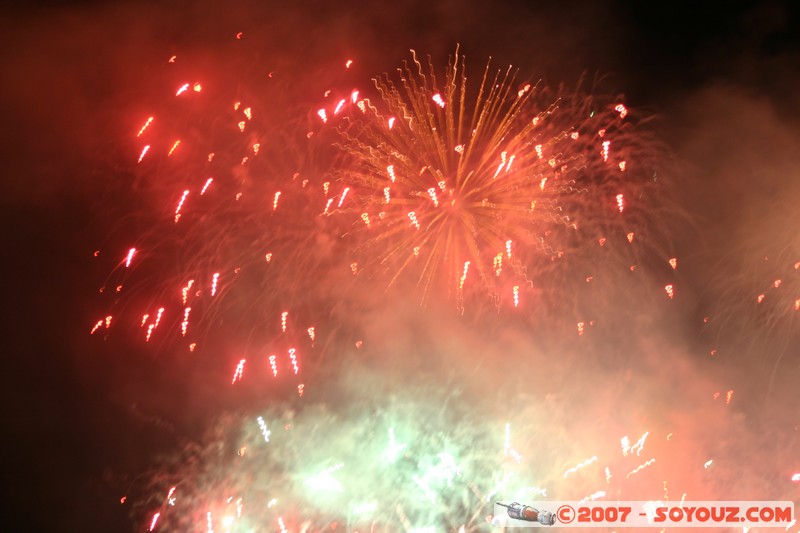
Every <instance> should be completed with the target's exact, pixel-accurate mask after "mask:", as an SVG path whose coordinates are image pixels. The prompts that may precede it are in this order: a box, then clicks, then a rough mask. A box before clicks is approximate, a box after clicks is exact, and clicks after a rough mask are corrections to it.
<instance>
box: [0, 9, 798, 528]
mask: <svg viewBox="0 0 800 533" xmlns="http://www.w3.org/2000/svg"><path fill="white" fill-rule="evenodd" d="M272 3H274V4H276V5H275V6H272V5H270V4H272ZM223 4H225V5H224V6H223ZM4 9H7V8H4ZM0 18H1V19H2V21H1V22H0V27H2V31H0V40H1V41H2V46H0V56H1V57H2V64H3V68H2V69H1V70H0V76H2V81H0V94H1V95H2V97H1V98H0V102H3V104H5V105H4V111H3V113H2V116H3V119H4V120H3V127H2V129H1V130H0V132H1V133H0V135H2V142H1V145H2V147H3V149H2V153H3V156H2V166H1V167H0V168H2V175H3V178H4V179H3V192H2V194H0V203H1V204H2V206H1V208H0V216H2V218H3V222H2V231H3V235H4V238H3V254H2V255H3V262H2V263H3V267H4V269H3V270H4V273H3V279H4V283H3V290H4V293H5V294H4V297H3V298H2V301H3V304H4V312H3V321H2V324H3V328H2V329H3V331H4V334H3V339H4V346H5V349H4V350H3V365H4V369H3V371H2V376H3V380H4V383H3V386H2V392H3V402H2V404H3V407H4V413H5V415H4V420H3V426H4V431H3V434H4V438H3V449H4V457H5V461H4V466H3V472H4V473H3V476H2V477H3V480H4V485H5V487H4V488H5V490H4V495H3V498H2V500H1V501H2V508H3V512H2V518H0V520H2V525H0V529H2V530H3V531H109V532H110V531H141V530H143V529H142V524H141V523H138V522H134V521H132V520H131V518H130V516H129V514H128V513H129V509H128V507H126V506H124V505H120V503H119V500H120V498H121V497H122V496H124V495H125V494H126V492H125V490H126V487H125V483H126V482H127V481H129V480H130V479H132V478H133V477H135V476H136V475H137V474H138V473H140V472H144V471H145V470H146V469H147V468H149V467H150V466H151V464H152V461H153V459H154V458H155V457H157V456H159V455H162V454H168V453H170V452H171V451H172V449H173V448H174V446H175V444H176V438H175V437H174V433H173V432H171V431H160V430H158V429H157V428H158V427H162V425H166V426H169V427H178V428H179V429H178V430H177V433H181V432H188V433H191V432H192V431H194V430H196V429H197V426H198V424H199V422H198V418H200V417H201V415H200V414H198V413H196V412H194V413H192V412H191V409H190V408H191V407H192V406H197V405H204V402H205V401H208V398H206V397H204V396H203V394H202V393H197V392H195V393H193V395H188V394H187V396H191V398H184V397H182V395H183V394H186V391H185V390H184V388H183V387H184V386H185V387H189V385H179V386H177V387H175V388H173V387H174V382H172V381H171V380H172V379H174V378H176V372H175V371H163V370H164V365H165V364H166V363H165V362H164V361H163V359H160V358H159V357H158V356H156V355H153V353H151V352H147V351H145V350H143V349H142V348H141V346H138V345H134V343H131V342H126V339H125V338H124V336H123V338H118V339H116V340H111V341H109V342H108V343H106V344H104V343H102V342H94V341H95V340H96V338H94V337H89V336H88V335H87V333H88V330H89V328H90V326H91V324H93V323H94V322H95V321H96V320H97V316H98V315H99V314H101V313H103V311H102V310H101V309H100V308H99V307H98V304H97V299H96V298H95V296H96V293H97V289H98V287H99V286H100V285H101V284H102V283H103V280H104V278H105V276H106V275H107V270H106V269H105V267H104V266H103V265H98V263H97V262H96V261H95V262H93V257H92V252H93V251H94V250H96V249H99V248H103V247H104V246H105V245H106V244H107V239H108V236H109V228H113V227H115V225H116V224H117V222H118V220H119V218H120V217H122V216H123V215H124V213H125V212H126V211H129V210H136V209H139V208H141V206H140V205H138V204H137V203H136V202H137V201H139V200H131V199H130V197H129V192H128V190H127V189H126V184H125V183H122V182H121V180H126V179H127V178H128V177H129V176H130V170H129V164H130V158H129V155H130V154H129V153H128V152H126V151H125V150H126V148H125V147H124V146H125V145H124V143H125V142H126V141H125V139H126V138H127V137H126V136H129V134H130V131H133V130H134V129H135V128H136V127H138V124H139V117H140V116H142V113H144V112H146V111H144V109H145V108H146V107H147V105H148V103H149V102H147V100H146V99H147V98H149V97H150V95H151V94H152V90H151V89H152V84H151V80H152V79H153V78H154V77H155V76H153V75H152V72H153V70H152V69H153V68H154V67H153V65H156V64H159V62H162V61H163V58H164V57H169V56H170V55H171V54H173V53H177V54H181V53H182V52H185V51H187V50H199V51H200V53H201V54H202V53H208V50H213V49H214V48H215V47H216V46H226V44H225V43H226V42H227V41H229V40H230V39H231V36H232V35H235V34H236V32H238V31H244V32H245V35H248V36H250V35H253V36H257V37H254V39H263V42H264V43H265V44H264V46H265V47H269V49H270V50H271V53H272V54H273V56H272V57H278V58H279V59H280V60H281V62H280V64H282V65H283V66H285V68H286V70H287V71H291V72H298V73H300V74H299V75H300V76H308V77H310V78H313V76H315V75H316V74H317V73H322V72H324V68H325V66H326V65H328V64H331V63H332V62H334V61H336V62H339V61H340V60H342V59H343V58H349V57H354V58H356V61H357V63H358V65H357V68H358V69H360V70H357V71H356V73H357V74H359V73H360V74H361V75H362V77H363V78H364V79H368V78H369V77H370V76H371V75H373V74H376V73H379V72H383V71H386V70H390V69H392V68H394V66H395V65H397V64H398V63H399V61H401V60H402V59H403V58H405V57H407V51H408V49H409V48H414V49H416V50H418V51H421V52H423V53H430V54H432V55H434V57H439V58H443V57H446V55H447V54H448V53H449V52H451V51H452V50H453V47H454V46H455V44H456V43H460V45H461V47H462V50H463V51H464V52H465V53H466V54H467V57H468V58H471V59H474V60H475V62H476V63H475V64H476V65H480V64H481V63H482V62H483V61H484V60H485V59H486V58H488V57H489V56H492V57H493V58H495V59H496V60H497V61H498V62H499V63H511V64H514V65H515V66H519V67H520V68H521V69H522V70H523V71H526V72H530V73H533V75H535V76H540V77H541V78H543V79H544V80H546V81H547V82H549V83H557V82H560V81H565V82H568V83H571V82H573V81H574V80H577V79H578V77H579V76H580V74H581V73H582V72H589V73H592V74H594V73H600V74H604V75H606V76H607V78H606V81H605V83H606V86H608V87H611V89H612V90H613V91H614V92H617V93H622V94H625V95H626V101H627V102H628V104H629V106H631V107H632V108H642V109H646V110H647V111H648V112H651V113H653V114H654V115H655V116H656V117H657V119H658V120H657V125H656V126H655V129H656V130H657V131H658V134H659V135H660V136H661V137H662V139H663V140H664V141H665V143H666V145H667V146H668V147H669V152H670V154H671V157H672V158H673V163H672V166H671V168H672V169H673V171H674V172H675V173H676V174H677V176H676V177H675V182H676V184H677V189H678V193H677V196H678V199H679V201H680V202H681V204H682V205H683V207H684V208H685V210H686V211H687V212H688V213H689V214H690V217H691V218H692V223H691V224H690V226H691V229H690V230H687V231H686V234H685V235H683V236H681V238H680V239H678V240H677V242H676V248H677V251H678V255H679V257H681V258H682V260H684V263H683V265H685V270H683V271H682V272H681V275H682V276H683V278H682V280H681V281H682V290H683V291H684V294H685V295H686V296H685V297H684V298H682V300H681V302H679V303H678V304H677V305H679V309H680V312H681V316H682V317H684V319H676V326H675V327H677V328H680V331H688V332H689V333H687V337H688V338H690V339H692V340H693V341H697V342H698V346H699V345H700V344H701V341H700V340H698V339H699V333H692V327H693V326H692V324H694V323H695V322H696V321H697V320H698V319H699V318H701V317H702V316H704V315H705V314H706V313H707V312H708V310H709V309H710V308H711V307H712V304H713V302H714V298H715V296H716V294H715V293H714V291H713V290H711V289H709V288H708V287H709V286H710V284H711V283H712V280H713V279H714V278H715V276H718V275H721V274H723V273H724V272H725V265H726V261H727V260H726V257H732V256H734V255H736V254H741V255H742V256H746V255H747V254H748V253H750V250H757V249H758V248H757V246H756V247H754V248H749V247H750V246H751V245H750V244H749V243H754V242H755V243H758V242H759V241H762V242H763V241H770V239H773V238H774V237H775V238H777V237H776V236H781V235H782V236H783V237H784V238H785V240H786V242H785V243H784V245H783V246H784V247H785V249H787V250H790V251H793V252H794V253H800V243H799V242H798V237H797V235H798V233H797V230H798V228H800V224H798V212H800V211H799V210H798V209H797V206H798V201H800V186H799V185H798V183H800V129H798V128H800V92H798V89H797V88H798V87H800V4H798V3H796V2H790V1H784V2H780V1H773V2H770V1H764V2H662V3H653V2H623V1H621V0H617V1H612V0H605V1H594V2H588V1H587V2H580V1H578V2H541V1H528V2H525V1H507V0H501V1H497V2H488V1H486V2H483V1H480V2H469V3H468V2H457V1H454V0H450V1H445V2H438V1H435V0H434V1H430V2H427V1H425V2H423V1H417V2H414V1H412V2H394V3H391V5H389V4H388V3H387V5H386V6H381V5H379V3H371V4H368V3H363V4H360V3H357V2H318V3H314V2H306V3H302V2H301V3H300V4H298V5H295V6H294V7H286V6H285V5H283V3H277V2H270V1H266V2H255V1H253V2H224V3H223V2H219V3H213V2H208V1H205V2H191V1H186V2H176V1H171V0H168V1H166V2H139V3H136V2H119V3H103V2H95V1H83V2H63V3H62V2H33V3H24V6H23V5H22V4H20V6H18V7H17V8H15V9H12V10H11V11H8V12H7V13H5V14H3V15H2V17H0ZM217 43H219V44H217ZM776 242H777V241H776ZM753 246H755V245H753ZM753 253H758V252H753ZM726 254H731V255H726ZM751 255H752V254H751ZM797 260H800V256H798V259H797ZM720 265H722V266H720ZM795 283H796V282H795ZM797 286H798V285H797V284H795V285H794V287H795V288H796V287H797ZM681 320H685V322H682V321H681ZM793 320H794V324H793V325H789V326H788V327H787V329H786V330H785V331H784V332H783V333H781V335H785V336H786V338H785V340H786V342H785V343H784V344H783V348H782V350H783V351H782V352H781V353H783V356H782V359H781V362H780V365H781V366H780V367H779V368H780V371H779V376H780V377H781V379H784V380H791V379H794V377H797V376H798V370H800V366H798V365H800V344H798V328H797V325H796V322H797V318H794V319H793ZM693 321H695V322H693ZM697 329H698V330H699V329H700V328H697ZM755 351H757V350H755ZM758 357H759V356H755V355H746V354H743V355H741V358H740V360H739V362H738V363H737V365H739V366H738V370H737V365H731V367H730V368H727V369H726V370H725V372H730V373H732V374H737V373H738V375H750V376H751V377H752V381H751V382H750V383H749V384H748V383H747V380H743V381H744V384H743V385H742V386H741V389H742V390H743V392H742V394H743V395H747V394H748V391H749V394H750V396H749V399H750V400H751V403H750V406H751V407H748V408H747V409H746V410H747V411H748V414H749V415H752V416H755V417H763V416H773V415H774V416H776V417H778V418H777V419H778V420H782V421H787V422H786V423H787V424H788V425H789V426H791V425H792V424H794V425H795V433H796V430H797V424H800V416H798V415H799V414H800V410H799V408H800V405H798V403H797V402H798V396H797V394H796V391H797V390H798V389H797V386H796V385H795V386H794V393H792V387H791V385H787V384H786V383H784V382H783V381H781V379H779V380H778V384H776V385H775V386H774V390H770V394H766V393H765V392H764V391H765V389H766V387H765V385H764V384H765V383H766V382H768V381H769V378H770V375H771V373H772V371H773V368H774V366H775V364H776V363H775V361H776V357H777V356H776V355H774V354H773V353H772V352H770V353H767V351H765V352H764V354H763V359H761V360H759V359H758ZM154 376H155V377H154ZM203 378H204V376H200V375H195V374H191V375H190V377H189V378H188V379H189V380H190V381H189V382H190V383H194V384H195V385H197V383H198V381H194V380H201V379H203ZM200 383H202V381H200ZM781 383H783V385H781ZM759 390H760V392H759ZM171 394H174V395H176V398H174V402H175V405H172V406H170V407H169V408H165V409H163V410H161V409H159V408H158V406H159V405H160V404H162V402H165V401H166V402H170V403H171V402H172V401H173V400H172V399H169V398H170V395H171ZM209 394H210V393H209ZM177 396H181V398H177ZM225 401H226V400H225V399H222V400H221V403H222V404H224V403H225ZM776 405H780V407H776ZM755 406H757V407H755ZM182 408H186V409H188V410H189V411H190V412H189V414H186V415H184V416H182V417H181V416H180V415H176V412H181V409H182ZM762 410H763V413H767V414H766V415H763V414H762ZM175 417H178V418H175ZM781 424H783V422H781ZM798 442H800V441H798V440H797V439H795V441H794V443H795V446H797V444H798ZM794 459H795V460H798V459H800V456H798V455H797V453H796V451H795V453H794ZM791 466H793V467H794V469H795V471H798V470H800V464H795V465H791ZM788 467H789V466H787V468H788ZM797 490H798V487H797V485H795V488H794V491H795V492H794V494H795V496H796V495H797V494H798V493H797ZM795 499H797V497H795Z"/></svg>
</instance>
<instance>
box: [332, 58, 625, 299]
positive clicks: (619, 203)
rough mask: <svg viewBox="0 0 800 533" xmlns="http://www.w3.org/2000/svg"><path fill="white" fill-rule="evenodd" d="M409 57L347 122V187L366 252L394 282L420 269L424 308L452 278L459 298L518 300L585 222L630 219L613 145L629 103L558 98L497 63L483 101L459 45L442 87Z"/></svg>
mask: <svg viewBox="0 0 800 533" xmlns="http://www.w3.org/2000/svg"><path fill="white" fill-rule="evenodd" d="M412 54H413V59H412V61H411V62H410V63H405V64H404V66H403V68H401V69H398V78H397V79H394V78H392V77H391V76H389V75H387V74H385V75H383V76H382V77H379V78H375V79H374V83H375V87H376V89H377V94H378V95H379V99H378V100H377V103H372V102H371V101H370V100H369V99H363V100H358V99H357V96H354V98H353V103H356V104H357V108H358V109H359V110H360V113H359V111H354V112H353V115H351V117H350V120H349V121H346V122H345V126H344V127H343V128H342V133H343V138H344V141H343V143H342V146H343V148H344V149H345V151H346V152H347V153H348V154H349V155H350V156H351V157H352V158H353V164H352V165H349V166H348V167H347V168H346V169H345V170H342V171H341V173H340V174H341V180H342V181H343V182H345V184H346V185H347V186H348V188H349V189H352V190H353V193H352V195H353V197H354V200H353V202H355V203H356V207H354V208H352V209H353V210H358V214H359V215H360V221H359V222H357V224H358V225H359V226H360V227H361V228H362V230H361V231H366V232H368V236H367V237H366V238H363V239H359V240H358V241H359V242H360V243H362V244H360V245H359V246H358V247H357V251H358V252H364V253H366V255H367V256H368V259H367V260H366V261H365V265H369V264H372V265H378V269H379V270H383V271H385V272H386V273H388V274H389V276H390V282H389V284H390V285H391V284H394V283H396V282H398V281H399V280H400V279H401V275H402V274H404V273H405V272H406V271H413V272H416V275H417V282H418V285H419V286H421V288H422V292H423V300H425V299H426V298H427V296H428V295H429V292H430V289H431V286H432V285H434V284H439V283H443V284H445V285H446V286H447V289H448V291H447V292H448V293H449V294H451V295H455V297H456V299H457V300H458V301H461V300H462V299H463V297H464V295H465V291H469V292H481V291H482V292H485V293H488V294H489V295H490V297H491V298H492V300H494V301H495V303H497V304H500V303H501V302H502V301H505V302H510V301H512V300H513V302H514V305H517V303H518V299H519V293H520V289H523V290H524V287H525V286H528V287H530V286H532V284H533V283H534V282H536V281H537V280H536V274H537V271H541V270H542V268H543V267H541V266H537V265H536V263H542V260H544V263H551V262H553V261H557V260H558V259H560V258H561V257H563V256H564V254H565V253H568V252H569V250H570V249H571V248H574V247H575V245H576V238H575V237H574V235H575V234H576V233H577V231H576V230H578V227H579V226H578V224H579V223H581V222H584V223H589V224H590V225H592V224H595V223H596V221H598V220H600V219H601V218H602V214H606V213H611V214H612V215H613V214H614V211H615V210H618V212H617V213H616V214H617V215H619V214H621V212H622V210H623V198H624V195H623V194H622V193H621V192H620V191H614V189H612V187H617V186H618V184H619V183H620V182H621V181H622V179H621V178H620V177H619V175H620V174H624V173H625V172H626V167H628V165H630V163H628V162H626V161H624V160H623V159H621V158H620V156H621V155H622V154H623V153H624V150H619V148H618V147H616V146H615V151H614V152H612V150H611V148H610V145H611V142H612V141H611V140H610V139H611V138H612V137H614V134H615V133H617V132H620V131H622V130H623V128H622V121H623V119H624V118H625V116H626V115H627V109H626V108H625V107H624V106H623V105H622V104H616V105H615V104H612V103H610V102H609V103H607V104H596V105H594V102H593V101H591V100H590V101H588V102H587V99H586V98H583V99H581V98H580V97H579V96H578V95H574V96H573V95H564V96H550V95H549V93H548V91H547V90H545V89H543V88H541V87H539V86H538V84H533V83H526V82H519V81H518V72H517V71H516V70H515V69H514V68H512V67H508V68H506V69H502V70H496V71H495V70H493V68H492V67H491V65H489V64H487V66H486V68H485V69H484V70H483V73H482V76H481V78H480V83H479V84H478V85H477V88H476V91H475V92H474V94H475V96H472V95H471V94H472V93H471V91H470V87H469V83H468V80H467V75H466V69H465V61H464V57H463V56H461V55H459V53H458V50H457V51H456V54H455V55H454V56H453V57H452V58H451V59H450V62H449V64H448V67H447V70H446V71H445V75H444V80H443V82H442V83H440V82H439V81H438V79H437V75H436V71H435V69H434V67H433V65H432V63H431V62H430V60H429V61H428V63H427V65H425V64H423V63H422V62H421V61H420V60H419V59H418V58H417V55H416V54H415V53H413V52H412ZM355 94H356V93H354V95H355ZM587 103H588V104H589V105H588V106H587ZM615 142H616V141H615ZM612 191H614V193H613V194H612ZM591 196H594V198H593V199H588V200H587V198H588V197H591ZM615 198H616V199H615ZM606 204H608V205H606ZM612 204H613V205H612ZM608 206H612V207H613V208H614V209H607V207H608ZM598 213H602V214H598ZM617 218H619V217H617ZM602 223H603V224H605V223H607V221H602ZM610 224H611V225H612V226H613V225H616V224H618V223H617V222H610ZM598 228H599V225H598ZM598 231H599V229H598ZM584 235H585V236H587V237H588V236H590V232H585V233H584ZM598 236H602V235H598ZM591 237H592V238H594V237H595V236H594V235H593V234H591ZM365 265H360V267H364V266H365ZM547 268H549V266H548V267H547ZM476 276H477V278H478V280H479V281H478V282H475V281H474V280H472V278H474V277H476Z"/></svg>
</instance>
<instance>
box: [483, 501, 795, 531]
mask: <svg viewBox="0 0 800 533" xmlns="http://www.w3.org/2000/svg"><path fill="white" fill-rule="evenodd" d="M534 523H536V524H538V525H536V526H534ZM795 523H796V520H795V517H794V503H793V502H788V501H698V502H652V501H651V502H638V501H625V502H597V501H593V502H592V501H534V502H525V503H519V502H496V503H495V506H494V516H493V518H492V525H494V526H497V527H541V526H546V527H571V528H575V527H619V528H621V527H639V528H643V527H654V528H665V527H725V526H730V527H734V526H735V527H760V528H766V527H770V528H772V527H775V528H778V527H780V528H789V527H791V526H793V525H794V524H795Z"/></svg>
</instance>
